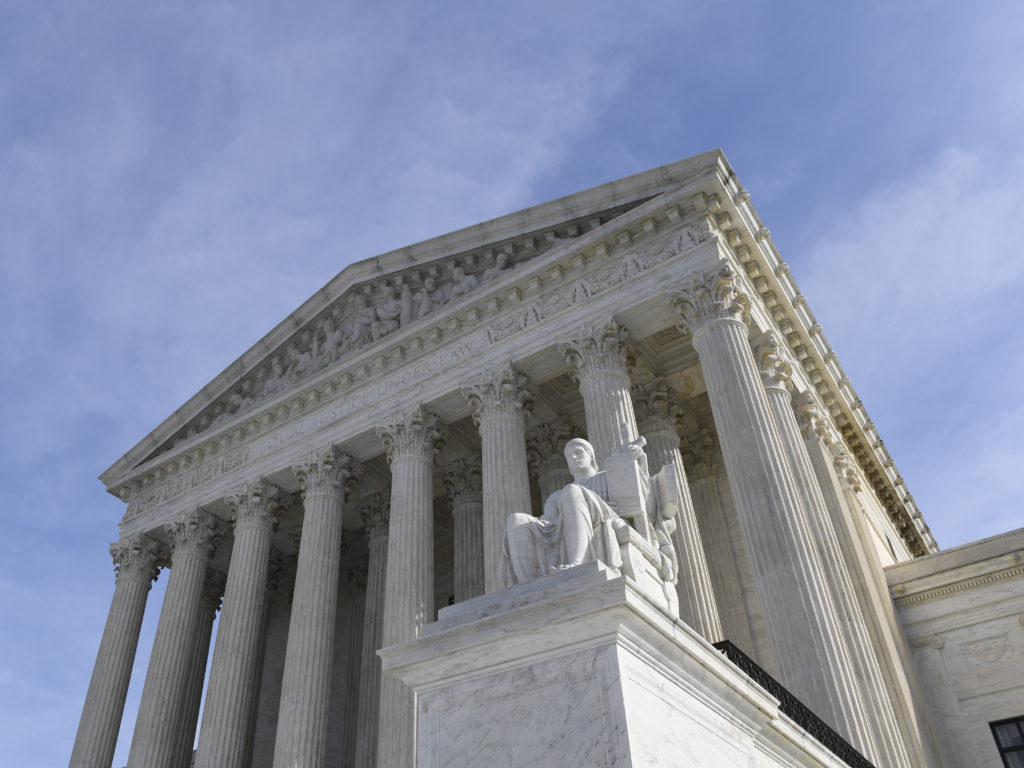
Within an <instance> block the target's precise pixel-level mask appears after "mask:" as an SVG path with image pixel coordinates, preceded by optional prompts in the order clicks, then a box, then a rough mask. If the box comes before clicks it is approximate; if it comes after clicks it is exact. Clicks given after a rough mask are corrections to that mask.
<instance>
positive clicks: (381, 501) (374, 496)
mask: <svg viewBox="0 0 1024 768" xmlns="http://www.w3.org/2000/svg"><path fill="white" fill-rule="evenodd" d="M390 516H391V497H390V494H387V493H384V492H382V491H374V492H373V493H371V494H370V495H369V496H367V497H366V500H365V502H364V503H363V505H362V507H360V509H359V517H360V518H361V519H362V521H363V525H365V526H366V540H367V541H370V540H372V539H376V538H379V537H381V536H387V534H388V518H389V517H390Z"/></svg>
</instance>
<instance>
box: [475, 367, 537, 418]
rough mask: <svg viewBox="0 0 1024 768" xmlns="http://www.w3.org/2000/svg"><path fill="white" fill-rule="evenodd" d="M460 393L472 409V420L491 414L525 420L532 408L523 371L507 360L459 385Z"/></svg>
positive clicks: (490, 415) (530, 394) (530, 395)
mask: <svg viewBox="0 0 1024 768" xmlns="http://www.w3.org/2000/svg"><path fill="white" fill-rule="evenodd" d="M462 395H463V397H465V398H466V400H468V401H469V405H470V407H471V408H472V409H473V423H474V424H476V426H478V427H479V426H480V423H481V422H484V421H488V420H490V419H494V418H501V417H505V418H508V417H515V418H520V419H522V420H523V421H526V420H528V419H529V418H530V413H531V411H532V410H533V400H534V396H533V392H531V391H530V388H529V380H528V379H527V377H526V374H525V373H520V372H518V371H516V370H515V369H514V368H513V367H512V366H511V364H506V365H504V366H501V367H499V368H497V369H495V370H491V371H486V372H484V373H483V374H481V375H480V377H479V378H477V380H476V381H474V382H472V383H470V384H467V385H465V386H464V387H462Z"/></svg>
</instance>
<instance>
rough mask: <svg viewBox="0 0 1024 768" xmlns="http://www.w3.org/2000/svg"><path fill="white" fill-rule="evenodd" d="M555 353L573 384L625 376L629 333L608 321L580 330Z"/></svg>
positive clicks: (630, 351) (631, 356)
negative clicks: (596, 377)
mask: <svg viewBox="0 0 1024 768" xmlns="http://www.w3.org/2000/svg"><path fill="white" fill-rule="evenodd" d="M558 351H559V352H560V353H561V354H562V355H563V356H564V357H565V360H566V362H568V363H569V365H570V366H571V367H572V376H573V378H574V379H575V380H576V381H581V380H582V379H585V378H587V377H588V376H591V375H593V374H595V373H605V372H621V373H624V374H627V375H628V374H629V369H630V368H631V367H632V365H633V360H634V352H633V345H632V342H631V341H630V338H629V330H628V329H626V327H625V326H622V325H619V324H618V323H617V322H615V319H614V318H611V317H609V318H608V319H607V320H605V321H603V322H600V323H597V324H595V325H590V326H582V327H581V328H579V329H578V330H577V331H576V334H575V335H574V336H573V337H572V338H570V339H567V340H565V341H562V342H560V343H559V344H558Z"/></svg>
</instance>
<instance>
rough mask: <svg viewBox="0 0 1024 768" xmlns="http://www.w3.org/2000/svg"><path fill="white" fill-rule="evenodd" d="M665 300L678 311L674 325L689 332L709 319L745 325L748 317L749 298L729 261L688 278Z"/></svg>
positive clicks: (692, 331)
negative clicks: (677, 318) (712, 270)
mask: <svg viewBox="0 0 1024 768" xmlns="http://www.w3.org/2000/svg"><path fill="white" fill-rule="evenodd" d="M668 300H669V301H670V302H671V303H672V306H673V307H675V309H676V312H677V313H678V315H679V322H678V324H677V327H678V328H679V330H681V331H685V332H687V333H689V334H690V335H691V336H692V335H694V334H695V333H697V331H699V330H700V329H702V328H704V327H705V326H708V325H710V324H712V323H716V322H734V323H742V324H743V325H746V324H747V323H748V322H749V321H750V299H749V297H748V296H747V294H746V293H744V292H743V291H742V290H741V289H740V283H739V276H738V275H737V273H736V270H735V269H733V268H732V266H731V265H730V264H724V265H723V266H722V267H721V268H720V269H718V270H717V271H715V272H713V273H711V274H706V275H698V276H695V277H693V278H691V279H689V280H687V281H686V282H685V283H683V284H682V285H681V286H680V287H679V288H678V289H677V290H675V291H673V292H672V293H670V294H669V296H668Z"/></svg>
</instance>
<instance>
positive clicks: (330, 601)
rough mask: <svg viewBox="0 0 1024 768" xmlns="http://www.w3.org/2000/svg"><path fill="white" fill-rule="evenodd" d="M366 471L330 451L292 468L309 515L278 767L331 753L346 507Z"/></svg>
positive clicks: (314, 767) (293, 767) (318, 761)
mask: <svg viewBox="0 0 1024 768" xmlns="http://www.w3.org/2000/svg"><path fill="white" fill-rule="evenodd" d="M360 469H361V467H360V466H359V465H358V464H355V463H354V462H353V461H352V458H351V457H350V456H348V455H347V454H344V453H341V452H340V451H338V450H337V449H335V448H334V447H333V446H329V447H327V448H324V449H322V450H319V451H313V452H311V453H310V454H309V456H308V457H307V458H306V460H305V461H304V462H302V463H300V464H296V465H295V466H294V467H292V471H293V472H294V473H295V474H296V475H297V476H298V478H299V490H300V491H301V493H302V498H303V508H304V516H303V520H302V542H301V545H300V546H299V562H298V565H297V566H296V572H295V595H294V597H293V598H292V614H291V618H290V620H289V623H288V647H287V649H286V651H285V661H284V679H283V680H282V682H281V705H280V713H279V715H278V720H277V739H276V740H275V742H274V768H320V766H322V765H323V764H324V759H325V758H326V756H327V717H328V711H329V706H330V699H331V662H332V661H333V659H334V620H335V618H336V614H337V611H338V568H339V564H340V561H341V510H342V507H343V505H344V502H345V486H346V484H347V483H348V482H349V481H351V480H353V479H355V478H356V477H357V476H358V474H359V470H360Z"/></svg>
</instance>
